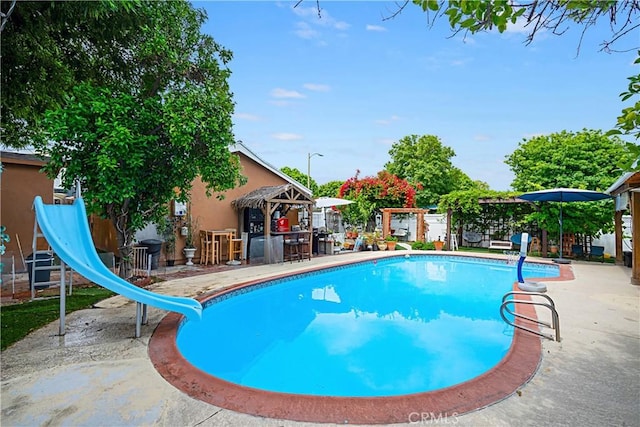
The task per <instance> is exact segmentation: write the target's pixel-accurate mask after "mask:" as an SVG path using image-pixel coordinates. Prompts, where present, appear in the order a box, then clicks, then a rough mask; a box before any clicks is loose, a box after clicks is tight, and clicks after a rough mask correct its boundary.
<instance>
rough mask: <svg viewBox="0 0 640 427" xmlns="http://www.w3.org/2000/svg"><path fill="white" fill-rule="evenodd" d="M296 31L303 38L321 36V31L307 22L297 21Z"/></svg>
mask: <svg viewBox="0 0 640 427" xmlns="http://www.w3.org/2000/svg"><path fill="white" fill-rule="evenodd" d="M294 33H295V34H296V35H297V36H298V37H300V38H301V39H315V38H317V37H319V36H320V33H319V32H317V31H316V30H314V29H313V28H311V26H310V25H309V24H307V23H306V22H298V23H296V29H295V30H294Z"/></svg>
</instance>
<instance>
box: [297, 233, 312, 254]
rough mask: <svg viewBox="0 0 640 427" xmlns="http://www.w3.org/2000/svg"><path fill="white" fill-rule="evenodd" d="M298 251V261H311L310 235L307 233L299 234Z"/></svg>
mask: <svg viewBox="0 0 640 427" xmlns="http://www.w3.org/2000/svg"><path fill="white" fill-rule="evenodd" d="M298 249H299V252H300V259H301V260H304V259H306V258H309V259H311V249H312V248H311V241H310V235H309V234H307V233H301V234H300V237H299V238H298Z"/></svg>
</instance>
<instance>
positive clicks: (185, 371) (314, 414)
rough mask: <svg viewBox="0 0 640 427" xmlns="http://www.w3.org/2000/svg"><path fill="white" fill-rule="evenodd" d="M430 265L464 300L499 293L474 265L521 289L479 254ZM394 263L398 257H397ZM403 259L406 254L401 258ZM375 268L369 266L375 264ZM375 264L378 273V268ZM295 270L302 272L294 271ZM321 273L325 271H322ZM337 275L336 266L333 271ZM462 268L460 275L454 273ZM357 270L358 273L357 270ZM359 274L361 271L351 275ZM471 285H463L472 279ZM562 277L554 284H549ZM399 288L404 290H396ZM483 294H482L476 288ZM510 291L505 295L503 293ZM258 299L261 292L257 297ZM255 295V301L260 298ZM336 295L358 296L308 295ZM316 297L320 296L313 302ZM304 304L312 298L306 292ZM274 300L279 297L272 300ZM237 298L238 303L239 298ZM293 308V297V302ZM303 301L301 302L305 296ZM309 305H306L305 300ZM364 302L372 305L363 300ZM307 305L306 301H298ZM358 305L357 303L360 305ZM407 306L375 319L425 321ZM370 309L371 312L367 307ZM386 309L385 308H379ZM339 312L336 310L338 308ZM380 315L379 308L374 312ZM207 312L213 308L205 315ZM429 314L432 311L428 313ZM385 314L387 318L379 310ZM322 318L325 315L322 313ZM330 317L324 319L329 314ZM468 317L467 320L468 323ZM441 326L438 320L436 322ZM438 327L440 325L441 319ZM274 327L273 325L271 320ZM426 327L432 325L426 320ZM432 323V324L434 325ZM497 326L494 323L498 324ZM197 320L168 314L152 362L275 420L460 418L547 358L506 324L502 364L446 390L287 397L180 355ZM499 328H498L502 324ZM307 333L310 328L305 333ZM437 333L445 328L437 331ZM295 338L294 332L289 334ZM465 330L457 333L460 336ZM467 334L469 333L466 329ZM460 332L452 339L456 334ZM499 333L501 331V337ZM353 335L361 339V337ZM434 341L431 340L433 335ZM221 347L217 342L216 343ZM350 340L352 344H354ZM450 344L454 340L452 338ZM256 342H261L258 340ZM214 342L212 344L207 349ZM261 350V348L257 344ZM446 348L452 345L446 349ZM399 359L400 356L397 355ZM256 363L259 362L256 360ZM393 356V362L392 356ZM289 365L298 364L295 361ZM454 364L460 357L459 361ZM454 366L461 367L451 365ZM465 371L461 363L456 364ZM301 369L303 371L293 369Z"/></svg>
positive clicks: (536, 343) (213, 299) (328, 291)
mask: <svg viewBox="0 0 640 427" xmlns="http://www.w3.org/2000/svg"><path fill="white" fill-rule="evenodd" d="M426 256H427V257H428V260H430V261H432V262H430V263H427V264H425V265H424V266H423V270H421V271H422V276H425V277H429V278H430V279H431V280H432V281H433V282H434V287H435V288H439V289H441V290H442V289H443V288H444V287H445V285H444V283H445V280H446V279H447V278H448V276H450V275H452V274H458V273H460V272H462V273H463V277H465V278H466V279H465V280H466V281H467V283H466V284H464V285H460V286H461V287H463V288H464V287H466V288H469V289H471V288H474V289H473V290H472V292H471V293H466V294H465V297H464V299H466V300H473V299H474V298H476V295H475V294H478V293H479V294H482V293H483V292H484V293H486V292H489V291H491V292H493V290H492V289H491V287H490V286H489V285H488V284H487V283H485V282H486V281H485V278H484V275H478V274H468V272H466V273H465V271H466V270H467V269H468V265H469V264H476V263H487V264H486V268H487V269H491V270H496V269H497V270H503V269H506V270H508V271H510V272H511V274H512V276H511V278H510V279H509V283H508V284H506V285H504V286H505V288H502V285H500V287H499V288H500V289H499V290H498V288H496V289H495V295H497V296H498V298H501V296H502V295H503V294H504V292H506V291H508V290H512V289H513V282H514V281H515V280H514V278H515V274H516V273H515V267H514V266H512V265H508V263H507V262H506V260H504V259H502V260H481V259H479V258H477V257H476V256H468V255H467V256H465V255H462V256H449V255H447V256H442V255H438V254H430V255H426ZM423 257H424V255H414V254H412V255H411V259H412V260H413V259H415V260H416V261H417V259H418V258H423ZM332 258H335V259H336V260H341V263H342V264H343V265H340V266H338V267H337V268H338V269H341V270H348V269H350V268H351V266H350V265H351V264H353V266H354V267H356V268H360V267H365V270H366V269H367V268H368V269H370V270H373V271H376V272H379V271H380V269H379V268H378V267H381V266H382V265H383V264H384V263H385V262H391V261H383V260H378V261H367V262H364V263H363V262H361V261H358V262H355V263H354V262H353V261H342V260H345V259H348V258H347V257H332ZM392 258H395V259H398V258H399V257H398V256H397V255H394V256H392ZM401 258H403V257H401ZM450 258H457V259H460V261H459V262H458V263H457V264H456V266H455V267H451V268H450V269H449V270H447V268H444V267H443V266H442V265H439V264H438V263H434V261H436V260H439V259H450ZM400 261H401V262H402V265H404V266H405V267H407V268H417V267H416V266H415V265H413V264H411V263H408V262H406V260H404V258H403V259H401V260H400ZM372 262H377V263H378V265H375V264H373V265H375V267H373V266H372V265H371V263H372ZM367 263H369V265H368V264H367ZM536 266H539V267H541V270H539V271H537V270H536V271H533V272H531V273H529V272H528V271H527V272H525V275H526V276H527V277H529V274H531V275H534V276H535V277H538V278H539V277H549V276H553V275H557V274H558V266H557V265H552V264H550V263H549V264H547V265H543V264H536ZM372 267H373V268H372ZM294 268H295V267H294ZM559 268H560V272H561V276H562V277H561V278H560V280H567V279H570V278H571V277H572V274H571V271H570V268H569V267H567V266H559ZM315 269H318V267H315ZM307 270H308V271H306V273H305V274H303V275H302V276H303V277H306V278H309V277H314V276H322V275H323V274H324V272H325V270H324V269H322V270H317V271H314V267H312V266H311V265H309V267H307ZM330 270H333V269H330ZM454 270H455V271H454ZM351 271H354V270H351ZM508 271H507V272H508ZM351 276H353V274H352V275H351ZM295 277H296V279H299V278H301V277H300V275H295ZM465 280H463V282H464V281H465ZM548 280H554V279H548ZM290 282H291V280H290V278H279V279H277V280H275V281H269V282H259V283H258V282H250V283H249V282H248V283H243V284H238V285H237V286H235V287H233V288H231V289H229V290H225V291H221V292H218V293H216V294H214V295H212V296H209V299H208V300H207V301H205V302H204V304H205V305H208V306H211V307H213V306H215V305H222V303H223V302H224V301H231V302H233V303H234V304H235V303H236V302H238V301H240V299H241V298H240V297H241V296H242V295H250V294H254V293H255V292H267V293H269V292H274V290H277V289H278V288H280V287H282V288H281V289H284V288H287V287H288V286H291V283H290ZM396 286H397V285H396ZM476 290H477V291H478V292H475V291H476ZM503 290H504V292H503ZM287 292H290V293H291V295H292V296H294V297H296V298H299V297H300V295H301V294H300V293H298V294H296V293H294V291H293V290H291V291H288V290H287V291H286V292H285V293H287ZM362 294H363V295H364V296H365V297H369V300H367V299H366V298H365V300H364V301H368V303H370V302H371V298H370V297H371V295H370V293H369V292H362ZM255 295H258V294H255ZM255 295H254V296H255ZM336 296H338V297H340V300H341V301H345V302H346V301H348V300H349V298H348V297H350V295H349V293H348V292H347V293H345V292H343V291H342V290H341V289H340V288H336V286H335V284H334V285H333V286H329V285H328V284H326V283H325V284H323V285H322V286H316V287H315V288H313V289H312V290H311V293H309V292H307V297H306V298H307V299H311V300H314V301H319V302H322V304H324V305H326V306H335V305H336V304H337V302H335V300H336V298H337V297H336ZM313 297H315V298H313ZM302 298H303V299H304V298H305V296H304V293H302ZM271 299H274V298H271ZM234 300H235V301H234ZM291 301H292V303H293V299H292V300H291ZM296 301H300V300H299V299H298V300H296ZM305 303H306V302H305ZM362 304H364V303H362ZM362 304H360V305H359V306H358V307H364V308H367V307H368V306H366V304H365V305H362ZM298 305H299V304H298ZM352 305H353V304H352ZM398 307H400V309H398V310H392V312H391V313H386V314H384V315H382V316H374V317H375V318H376V319H377V318H378V317H380V318H382V319H385V318H387V317H393V316H396V317H398V316H399V315H398V314H397V313H395V312H396V311H397V312H400V311H402V313H403V316H402V317H406V318H410V317H416V318H417V317H418V316H417V315H415V314H412V313H415V310H413V311H411V310H409V311H408V312H407V311H406V310H407V308H406V307H401V306H398ZM498 307H499V301H498V302H497V303H496V307H495V313H496V315H497V316H499V314H498ZM284 308H285V307H282V306H280V307H278V309H277V310H276V311H277V312H276V313H274V312H273V310H272V313H273V316H274V317H275V318H277V317H278V316H280V317H281V318H282V317H284V316H283V315H282V312H284V311H285V309H284ZM476 308H477V310H476V314H473V316H471V315H467V316H466V317H469V318H473V317H474V316H475V317H479V318H482V316H485V313H489V311H491V310H488V309H486V310H484V311H483V310H481V309H479V305H476ZM367 310H368V308H367ZM379 310H380V312H382V309H379ZM334 311H335V310H334ZM364 311H365V310H364V309H359V310H358V311H356V310H355V309H354V310H352V314H354V313H360V314H361V313H363V312H364ZM368 311H372V310H368ZM518 311H519V312H520V313H521V314H524V315H528V316H531V317H535V310H534V309H533V308H532V307H531V306H523V307H521V308H518ZM205 312H207V310H205ZM423 313H424V314H421V316H423V317H425V316H426V315H427V314H426V311H424V310H423ZM378 314H380V313H378ZM453 315H457V317H460V318H464V317H465V316H461V315H460V314H459V313H458V314H456V313H453ZM316 317H317V316H316ZM321 317H322V316H321ZM241 319H242V322H237V323H247V322H246V320H247V319H248V317H247V316H242V317H241ZM463 320H464V319H463ZM431 321H433V320H431ZM435 322H438V320H436V321H435ZM271 323H273V322H271ZM423 323H424V322H423ZM427 323H428V322H427ZM490 323H491V322H490ZM230 324H231V323H230V322H229V319H226V320H225V321H224V323H222V327H223V328H226V327H228V326H229V325H230ZM188 325H189V322H184V319H183V318H182V317H181V316H180V315H178V314H175V313H171V314H169V315H167V316H166V317H165V318H164V320H163V321H162V322H161V323H160V325H159V326H158V328H157V329H156V331H155V332H154V335H153V336H152V339H151V341H150V344H149V355H150V357H151V360H152V362H153V364H154V366H155V367H156V369H157V370H158V372H159V373H160V374H161V375H162V376H163V377H164V378H165V379H166V380H167V381H169V382H170V383H172V384H173V385H174V386H176V387H178V388H179V389H181V390H182V391H184V392H185V393H187V394H189V395H191V396H193V397H195V398H197V399H200V400H203V401H206V402H209V403H211V404H214V405H217V406H220V407H223V408H228V409H232V410H236V411H240V412H245V413H249V414H255V415H260V416H266V417H273V418H284V419H291V420H300V421H316V422H339V423H344V422H350V423H395V422H407V421H408V420H409V418H408V417H409V414H413V413H414V412H415V411H424V410H429V411H431V412H433V413H434V414H441V415H443V414H444V415H443V416H446V414H451V413H456V414H461V413H464V412H468V411H471V410H475V409H478V408H482V407H484V406H487V405H489V404H492V403H495V402H497V401H499V400H501V399H503V398H505V397H507V396H509V395H511V394H513V393H514V392H515V391H516V390H517V389H518V388H519V387H521V386H522V384H524V383H526V382H527V381H528V380H529V379H530V378H531V377H532V376H533V374H534V373H535V371H536V370H537V367H538V364H539V361H540V357H541V344H540V339H539V338H538V337H536V336H534V335H531V334H527V333H524V332H522V331H520V330H515V331H511V330H510V329H509V328H508V327H507V326H506V325H504V324H502V325H501V326H500V328H501V330H500V334H501V335H506V336H509V335H510V334H511V333H513V339H512V342H511V347H510V348H509V349H508V351H507V353H506V355H505V356H504V357H503V358H502V359H501V360H500V361H499V362H498V364H497V365H496V366H495V367H494V368H492V369H489V370H488V371H487V372H485V373H483V374H480V375H479V376H476V377H474V378H472V379H470V380H467V381H464V382H462V383H459V384H456V385H453V386H449V387H444V388H439V389H437V390H434V391H429V392H415V393H411V394H398V395H390V394H389V395H387V396H386V397H377V396H374V397H366V396H365V397H339V396H327V395H312V394H291V393H282V392H273V391H265V390H261V389H259V388H256V387H253V386H251V387H247V386H243V385H240V384H238V383H234V382H231V381H228V380H225V379H222V378H220V377H217V376H214V375H210V374H207V373H205V372H204V371H203V370H201V369H199V368H197V367H195V366H193V365H192V364H190V363H186V362H185V360H184V359H183V357H182V354H181V353H180V351H179V350H178V346H177V341H178V339H179V338H178V335H179V334H178V331H179V330H180V333H182V332H183V331H182V330H183V329H185V328H186V327H188ZM496 326H497V325H496ZM305 329H306V328H305ZM436 329H437V328H436ZM289 332H290V333H292V331H289ZM457 333H458V332H453V334H457ZM464 333H466V331H464ZM449 335H452V334H449ZM494 335H497V334H494ZM352 336H360V334H355V335H352ZM427 337H429V336H427ZM199 340H200V343H202V345H205V342H213V343H214V345H213V346H212V347H210V351H209V354H211V353H212V352H217V353H225V347H224V346H223V345H221V342H217V338H211V337H200V338H199ZM216 342H217V344H216ZM347 343H349V340H347ZM446 343H449V340H447V342H446ZM254 344H255V343H254ZM206 345H209V344H206ZM252 345H253V344H252ZM278 345H279V343H272V345H271V346H278ZM440 347H444V346H442V345H441V346H440ZM390 358H391V359H392V358H393V355H392V357H390ZM254 359H255V357H254ZM388 359H389V357H388ZM288 360H291V358H289V359H288ZM452 360H453V359H452ZM305 366H306V369H307V371H311V370H314V369H315V368H316V366H312V365H309V364H308V363H307V364H306V365H305ZM451 366H453V365H451ZM456 366H457V365H456ZM292 368H295V366H292Z"/></svg>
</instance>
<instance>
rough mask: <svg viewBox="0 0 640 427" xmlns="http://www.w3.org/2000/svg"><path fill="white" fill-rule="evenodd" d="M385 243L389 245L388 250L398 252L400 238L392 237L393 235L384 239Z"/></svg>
mask: <svg viewBox="0 0 640 427" xmlns="http://www.w3.org/2000/svg"><path fill="white" fill-rule="evenodd" d="M384 241H385V242H386V243H387V250H389V251H395V250H396V244H397V243H398V238H397V237H396V236H392V235H391V234H389V235H387V237H385V238H384Z"/></svg>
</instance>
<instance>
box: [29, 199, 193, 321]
mask: <svg viewBox="0 0 640 427" xmlns="http://www.w3.org/2000/svg"><path fill="white" fill-rule="evenodd" d="M33 206H34V209H35V211H36V219H37V220H38V225H39V227H40V230H41V231H42V234H43V235H44V237H45V238H46V239H47V242H49V245H50V246H51V248H52V249H53V251H54V252H55V253H56V255H58V256H59V257H60V259H61V260H62V261H64V262H65V263H66V264H67V265H68V266H69V267H71V268H72V269H73V270H75V271H76V272H78V273H79V274H80V275H82V276H84V277H85V278H86V279H87V280H90V281H92V282H94V283H96V284H97V285H100V286H102V287H104V288H107V289H109V290H110V291H113V292H116V293H118V294H120V295H122V296H125V297H127V298H129V299H132V300H134V301H136V302H139V303H141V304H147V305H151V306H153V307H157V308H160V309H162V310H168V311H174V312H176V313H180V314H183V315H184V316H186V317H187V318H188V319H189V320H199V319H200V318H201V317H202V304H200V302H199V301H197V300H195V299H193V298H186V297H177V296H171V295H161V294H158V293H155V292H151V291H148V290H146V289H142V288H139V287H137V286H135V285H133V284H132V283H129V282H127V281H126V280H124V279H122V278H121V277H119V276H117V275H115V274H114V273H113V272H112V271H111V270H109V268H107V266H106V265H104V263H103V262H102V261H101V260H100V257H99V256H98V252H97V251H96V249H95V247H94V245H93V240H92V238H91V231H90V230H89V222H88V220H87V213H86V210H85V207H84V201H83V200H82V198H77V199H76V200H75V201H74V203H73V204H72V205H46V204H44V203H43V202H42V198H41V197H40V196H36V198H35V199H34V201H33Z"/></svg>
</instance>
